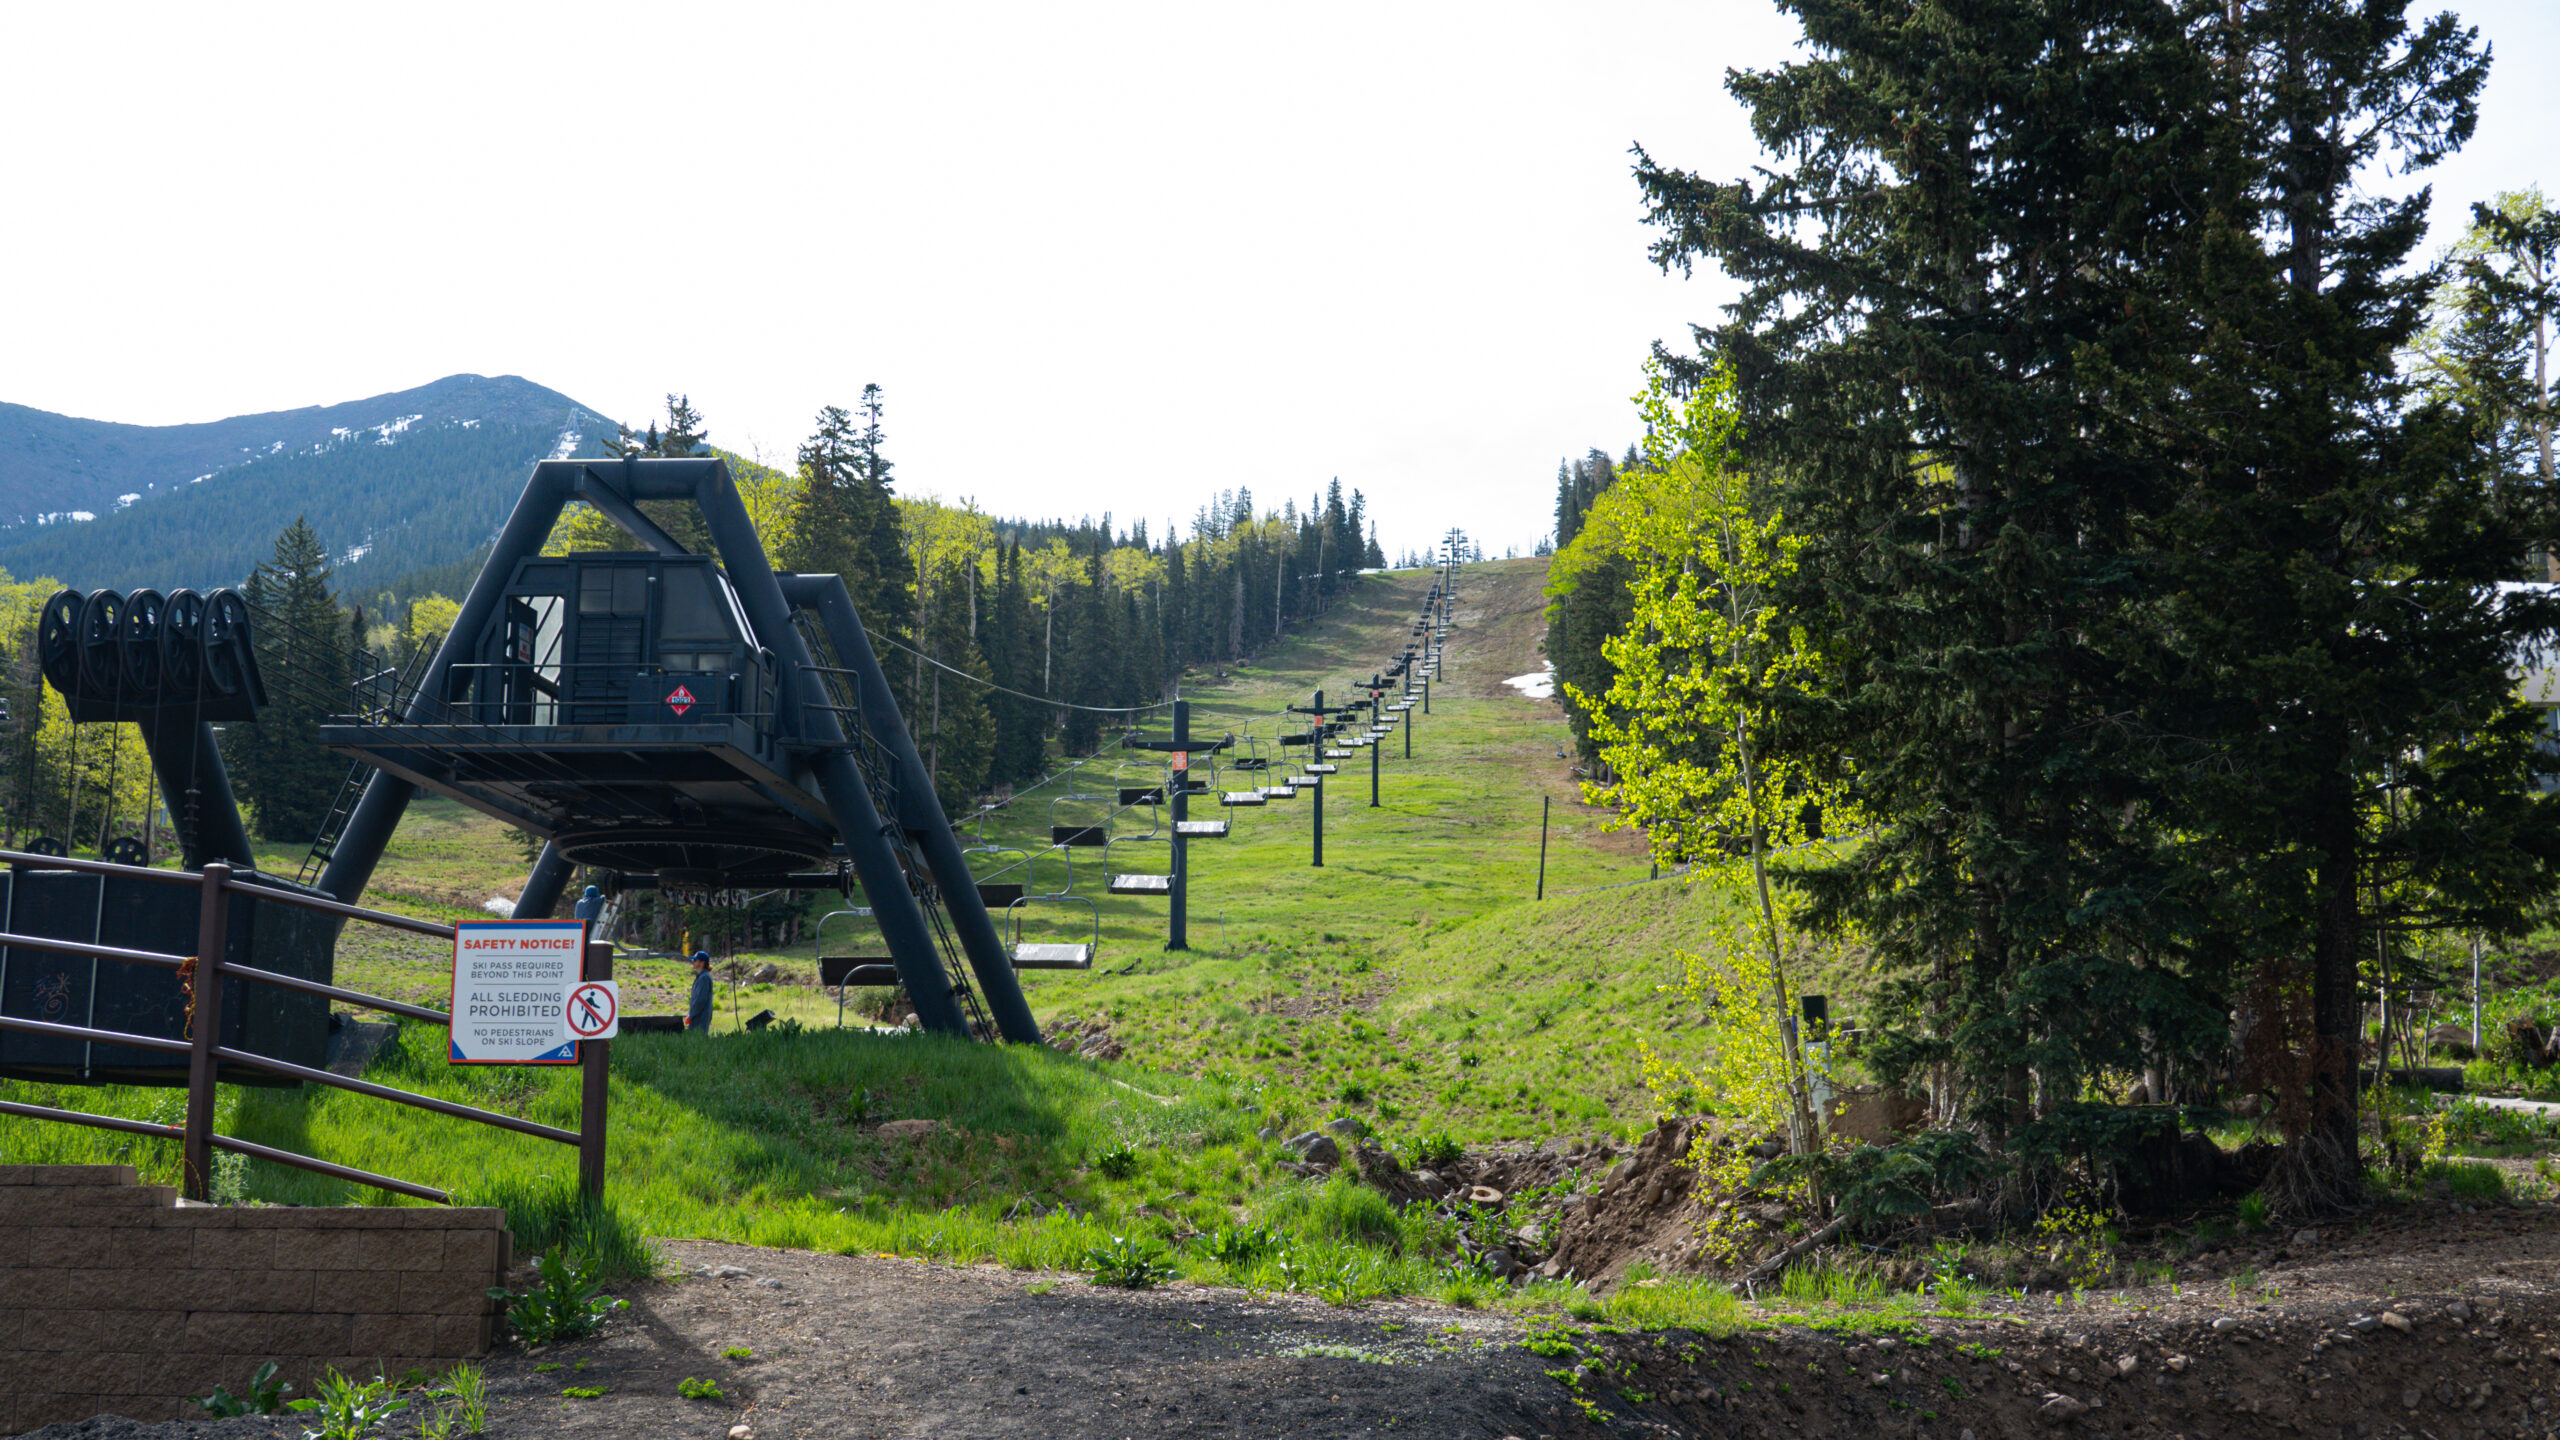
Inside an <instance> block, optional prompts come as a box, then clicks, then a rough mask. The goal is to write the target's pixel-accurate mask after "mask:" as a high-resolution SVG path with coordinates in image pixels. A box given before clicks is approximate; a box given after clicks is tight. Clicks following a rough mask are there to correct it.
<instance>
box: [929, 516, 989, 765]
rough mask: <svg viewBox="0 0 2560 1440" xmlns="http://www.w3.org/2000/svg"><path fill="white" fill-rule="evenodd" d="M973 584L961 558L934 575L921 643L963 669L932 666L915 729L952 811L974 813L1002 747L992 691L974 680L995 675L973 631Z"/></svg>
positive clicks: (936, 657)
mask: <svg viewBox="0 0 2560 1440" xmlns="http://www.w3.org/2000/svg"><path fill="white" fill-rule="evenodd" d="M968 584H969V581H968V577H967V575H965V574H964V573H963V572H962V570H961V568H960V566H959V565H958V564H957V563H956V562H953V563H946V564H945V565H943V566H942V568H941V571H940V573H939V574H937V575H936V576H935V577H934V584H933V588H932V596H933V599H932V604H931V606H930V608H929V609H928V610H927V612H926V618H925V629H924V633H923V636H922V639H923V644H921V645H920V646H918V647H917V648H919V649H920V650H922V651H923V652H924V653H925V654H927V655H930V656H931V657H933V659H934V660H936V661H938V662H940V665H941V666H949V667H950V670H957V671H959V672H961V674H959V675H954V674H951V673H950V670H944V669H942V668H939V666H937V667H935V668H932V669H930V670H928V672H927V674H926V679H925V693H924V694H923V696H922V697H920V701H919V708H918V711H917V713H916V714H915V716H914V717H913V728H914V730H915V732H916V735H917V737H918V738H919V739H920V740H922V741H923V748H924V762H925V769H926V771H927V772H928V773H929V774H931V775H932V776H933V790H934V794H935V795H936V796H937V797H938V798H939V799H940V800H941V801H942V808H943V813H945V814H948V815H959V814H964V813H966V812H967V811H968V809H969V808H970V805H971V804H972V802H973V801H974V800H975V799H976V797H977V794H978V792H979V790H981V789H983V788H984V787H985V785H986V780H987V774H988V771H989V769H990V767H991V766H992V765H993V764H994V761H995V750H996V729H995V724H996V722H995V718H994V716H993V715H992V714H991V713H990V712H989V709H988V705H987V695H988V692H987V691H986V689H985V688H984V685H983V684H981V683H973V682H991V681H993V680H994V678H995V675H994V672H993V671H992V670H990V669H989V668H988V665H987V661H986V657H985V656H984V655H983V654H981V653H980V651H979V649H978V643H977V639H976V637H975V636H973V635H972V634H970V631H969V606H968ZM964 677H965V678H964Z"/></svg>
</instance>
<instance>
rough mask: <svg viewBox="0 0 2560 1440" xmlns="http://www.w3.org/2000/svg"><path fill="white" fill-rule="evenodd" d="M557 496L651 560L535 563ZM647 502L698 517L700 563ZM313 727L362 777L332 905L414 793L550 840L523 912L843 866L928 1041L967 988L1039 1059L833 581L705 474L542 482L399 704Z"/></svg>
mask: <svg viewBox="0 0 2560 1440" xmlns="http://www.w3.org/2000/svg"><path fill="white" fill-rule="evenodd" d="M571 500H582V501H584V502H586V503H587V504H589V505H592V506H593V507H595V509H596V510H597V511H598V512H599V513H600V514H602V515H604V516H605V517H606V518H607V519H609V520H611V521H613V522H614V523H615V524H616V525H618V526H620V527H621V528H622V529H623V530H624V531H625V532H627V533H628V534H629V535H630V536H631V537H632V538H633V539H634V540H635V541H637V542H639V544H640V546H641V547H643V548H641V549H639V550H637V551H619V550H618V551H602V552H586V553H581V554H573V555H563V556H545V555H543V554H542V547H543V544H544V542H545V541H546V540H547V539H548V538H549V537H550V534H551V529H552V526H553V524H554V523H555V522H556V521H557V520H558V519H559V517H560V512H561V509H562V508H563V507H564V506H566V505H567V504H568V503H569V502H570V501H571ZM642 501H691V502H693V503H694V504H696V505H697V506H699V507H700V509H701V512H702V518H703V521H704V524H705V528H706V529H707V530H708V532H709V534H710V536H711V540H712V544H713V547H714V549H715V551H716V552H717V553H716V557H715V556H703V555H695V554H693V553H691V552H689V551H687V550H686V549H685V547H684V546H683V545H682V544H680V543H678V542H677V541H676V539H675V538H674V537H672V536H670V535H669V534H667V532H666V531H665V530H664V529H662V528H660V527H659V526H658V525H657V524H656V523H655V522H654V521H652V520H650V519H649V517H648V516H647V515H646V514H645V513H643V512H642V511H641V509H640V502H642ZM715 558H716V562H717V563H715ZM818 647H824V649H826V650H830V651H832V652H833V653H832V654H831V655H828V656H825V657H824V658H823V659H822V657H821V655H820V653H819V650H818ZM829 662H832V663H829ZM320 734H321V742H322V743H323V744H324V745H325V746H327V747H328V748H329V749H330V750H331V751H333V752H335V753H338V754H341V755H346V756H350V757H352V758H355V759H358V760H362V761H364V762H366V763H368V764H371V765H372V766H374V767H375V770H376V773H375V774H374V775H373V777H372V779H371V780H370V781H368V782H367V784H366V786H365V789H364V794H363V798H362V799H361V800H359V801H358V802H357V803H356V806H355V809H354V811H353V813H352V814H350V815H349V816H348V818H347V822H346V826H345V828H344V829H343V830H342V831H341V832H340V833H339V834H338V835H337V837H336V838H335V839H334V840H333V841H332V842H331V844H330V847H329V858H328V864H327V866H326V868H325V869H324V870H323V871H322V872H321V876H320V888H321V889H322V890H324V891H326V892H327V893H329V894H330V895H333V896H335V897H337V898H338V899H339V900H341V901H344V902H347V903H353V902H354V901H355V899H356V898H357V896H358V895H360V894H361V893H362V892H363V890H364V888H365V884H366V882H367V881H368V880H369V879H370V878H371V876H372V874H373V869H374V866H375V865H376V864H377V863H378V862H379V861H380V860H381V858H382V853H383V850H384V847H385V846H386V845H388V844H389V842H390V839H391V833H392V831H393V829H394V828H395V827H396V826H397V825H398V824H399V822H400V816H401V814H402V812H403V811H404V810H405V809H406V807H407V805H408V803H409V799H410V797H411V796H413V795H415V794H416V793H417V792H418V791H419V790H421V789H424V790H427V791H430V792H432V793H435V794H439V795H445V796H449V797H451V798H452V799H455V800H458V801H460V802H461V803H463V804H465V805H468V806H470V807H471V808H472V809H474V810H477V811H479V812H481V813H482V814H485V815H489V816H493V817H495V818H497V819H499V820H503V821H505V822H506V823H507V824H509V825H513V826H517V827H519V828H521V829H524V830H527V831H530V832H531V833H533V834H535V835H538V836H540V837H542V839H543V841H544V844H543V848H542V854H541V857H540V858H539V859H538V860H536V861H535V862H534V868H533V873H532V874H531V875H530V876H529V877H528V878H527V880H526V883H525V889H524V896H523V898H522V900H521V901H520V902H519V903H518V906H517V913H519V914H522V915H539V914H543V913H547V912H548V911H549V910H550V908H551V906H552V905H553V904H554V903H556V902H557V901H558V899H559V897H560V894H561V891H562V889H563V888H564V887H565V886H566V885H567V883H568V880H569V877H570V875H571V873H572V871H573V870H574V868H575V867H577V866H581V865H584V866H594V867H600V868H603V869H606V870H608V871H611V872H613V874H614V875H616V876H617V877H619V883H622V884H626V885H632V886H664V887H684V888H698V889H722V888H733V887H739V886H745V885H754V886H757V887H764V888H800V889H838V888H842V887H843V886H844V884H845V880H846V874H847V870H848V868H849V869H850V872H851V874H852V875H853V876H854V877H856V878H858V879H859V880H860V882H861V884H862V888H863V891H864V893H865V894H866V895H867V896H868V897H869V899H870V902H871V905H872V908H873V911H874V914H875V915H876V917H877V918H878V921H879V924H880V928H881V931H882V934H883V936H884V938H885V939H886V940H887V941H888V946H889V950H890V958H891V960H892V961H893V962H894V963H895V965H896V967H897V971H898V978H899V981H900V983H902V984H903V985H904V986H905V987H906V990H907V995H908V998H909V999H910V1000H911V1001H912V1002H913V1003H914V1005H915V1010H916V1015H917V1018H918V1019H919V1020H920V1021H921V1022H922V1023H923V1025H924V1026H925V1027H926V1028H928V1029H932V1030H937V1031H941V1032H944V1033H947V1034H954V1035H967V1034H969V1033H970V1025H969V1020H968V1017H967V1015H966V1013H965V1012H964V1008H963V1007H964V1005H974V1003H975V997H973V996H972V995H971V994H970V989H969V985H968V977H969V976H970V975H972V974H973V975H974V976H975V978H976V982H977V985H976V989H977V993H978V994H979V995H983V996H984V997H985V1001H986V1006H987V1009H988V1010H989V1011H990V1012H991V1017H990V1018H991V1019H992V1022H993V1026H994V1029H995V1031H996V1033H997V1034H999V1035H1001V1036H1002V1038H1004V1039H1006V1040H1009V1041H1015V1042H1018V1043H1023V1044H1038V1043H1039V1042H1040V1030H1039V1026H1038V1024H1037V1022H1035V1021H1034V1020H1033V1019H1032V1016H1031V1008H1030V1006H1029V1004H1028V1003H1027V1002H1026V1001H1025V1000H1024V999H1023V995H1022V988H1021V986H1020V984H1019V983H1018V982H1017V981H1016V979H1015V976H1014V966H1013V959H1012V957H1011V955H1010V954H1009V953H1008V952H1007V951H1006V949H1005V946H1004V944H1003V941H1002V940H1001V939H1000V938H999V937H998V935H997V934H996V928H995V924H994V922H993V921H992V920H991V919H990V918H989V917H988V915H987V910H986V907H985V905H984V904H983V903H982V902H981V900H980V899H979V896H978V891H977V888H976V886H975V884H974V883H973V881H972V880H971V877H970V875H969V871H968V866H967V863H966V861H965V860H964V859H963V857H962V855H961V852H960V844H959V841H958V840H957V839H956V838H955V837H954V836H953V834H952V831H951V824H950V821H949V819H948V818H947V817H946V816H945V815H944V814H943V812H942V806H941V803H940V802H939V801H938V800H936V799H935V798H934V793H933V784H932V780H931V778H930V777H929V776H928V775H927V773H926V771H925V768H924V763H923V761H922V760H921V758H919V756H918V755H917V753H916V747H915V742H914V740H913V739H912V738H911V737H910V736H909V735H908V733H907V727H906V723H905V721H904V719H903V718H902V717H901V716H900V715H899V713H898V708H897V704H896V702H895V700H893V699H892V698H891V692H890V689H889V683H888V677H887V675H886V674H884V673H883V672H882V670H881V668H880V661H879V658H878V656H877V655H875V654H874V653H873V651H872V648H871V641H870V637H869V636H868V635H866V634H865V633H864V631H863V628H862V621H861V619H860V617H859V616H857V615H856V614H855V612H854V607H853V602H852V599H851V597H850V596H849V595H847V593H846V591H845V588H844V582H843V580H842V579H841V578H839V577H837V576H834V575H777V574H775V573H774V570H773V566H772V564H771V562H770V561H769V560H768V559H767V558H766V556H765V553H764V546H763V544H762V542H761V541H760V540H759V539H758V537H757V535H756V533H755V527H754V525H753V523H752V522H751V521H750V520H749V519H748V517H747V511H746V507H745V506H744V505H743V504H742V503H741V502H740V501H739V498H738V490H737V485H736V483H735V482H734V481H733V480H732V478H731V477H730V474H729V469H728V466H727V465H726V464H725V463H723V462H722V461H720V460H718V459H716V458H705V459H674V460H642V459H631V458H626V459H623V460H619V461H615V460H597V461H577V460H547V461H543V462H541V463H540V464H537V465H536V466H534V470H533V477H532V479H531V480H530V481H529V482H528V483H527V484H526V486H525V490H524V494H523V495H522V496H521V497H520V498H519V499H518V500H517V501H516V507H515V510H514V513H513V514H511V515H510V516H509V517H508V518H507V522H506V525H505V527H504V528H503V529H502V530H501V531H500V532H499V534H498V539H497V542H496V545H495V547H494V549H493V550H492V552H491V554H490V556H489V561H488V563H487V565H486V566H484V567H483V568H482V569H481V571H480V574H479V577H478V578H477V579H475V580H474V581H473V582H472V585H471V590H470V593H469V595H468V596H467V597H466V598H465V599H464V600H463V602H462V609H461V613H460V615H459V616H457V617H456V619H455V621H454V625H453V629H452V631H451V632H450V633H449V634H447V635H446V637H445V640H444V643H443V644H442V645H441V646H439V647H438V649H437V651H436V654H435V658H434V660H433V661H432V662H430V663H429V665H428V666H427V669H426V671H425V673H424V674H423V675H422V676H420V677H419V679H418V681H417V684H416V686H415V688H414V689H413V690H411V691H409V692H408V693H406V694H402V695H399V696H397V697H395V698H394V699H393V701H392V703H391V704H389V705H387V706H384V707H381V708H380V709H378V710H376V711H373V712H371V713H365V714H354V715H343V716H338V717H335V718H334V719H333V720H332V722H331V723H329V724H327V725H324V726H322V727H321V732H320ZM946 918H947V919H948V922H949V924H948V927H947V928H946V927H945V925H944V923H943V922H944V920H945V919H946ZM953 932H956V934H957V945H956V946H954V945H953V944H952V942H951V936H952V933H953ZM964 956H965V959H966V967H965V972H964V971H963V970H962V967H961V966H960V964H959V962H960V961H961V959H962V958H963V957H964ZM946 957H947V958H948V959H949V960H950V961H951V962H952V963H951V964H949V965H946V963H945V960H946Z"/></svg>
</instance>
